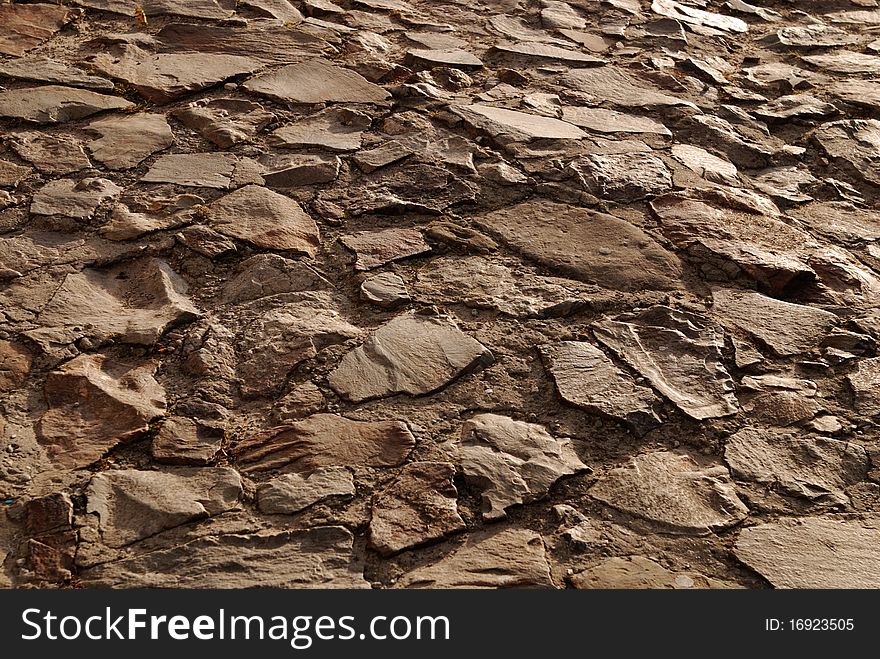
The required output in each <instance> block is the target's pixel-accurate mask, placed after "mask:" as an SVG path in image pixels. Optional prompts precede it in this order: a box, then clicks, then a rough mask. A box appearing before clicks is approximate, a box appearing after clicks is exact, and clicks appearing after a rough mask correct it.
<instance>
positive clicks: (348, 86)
mask: <svg viewBox="0 0 880 659" xmlns="http://www.w3.org/2000/svg"><path fill="white" fill-rule="evenodd" d="M243 87H244V88H245V89H247V90H248V91H249V92H253V93H255V94H260V95H262V96H267V97H269V98H271V99H274V100H276V101H282V102H286V103H328V102H330V103H382V102H384V101H386V100H388V99H389V98H390V97H391V95H390V94H389V93H388V92H387V91H385V90H384V89H383V88H382V87H380V86H379V85H376V84H373V83H371V82H369V81H367V80H366V78H364V77H363V76H361V75H360V74H359V73H356V72H354V71H352V70H351V69H347V68H343V67H339V66H335V65H334V64H332V63H330V62H328V61H327V60H324V59H320V58H319V59H312V60H308V61H307V62H300V63H298V64H290V65H289V66H286V67H284V68H283V69H280V70H279V71H275V72H273V73H269V74H267V75H264V76H260V77H257V78H251V79H250V80H248V81H247V82H246V83H244V85H243Z"/></svg>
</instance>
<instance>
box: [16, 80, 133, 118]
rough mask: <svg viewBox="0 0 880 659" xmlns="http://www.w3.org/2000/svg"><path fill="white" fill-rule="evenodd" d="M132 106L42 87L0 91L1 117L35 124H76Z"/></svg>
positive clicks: (86, 93) (70, 89) (84, 93)
mask: <svg viewBox="0 0 880 659" xmlns="http://www.w3.org/2000/svg"><path fill="white" fill-rule="evenodd" d="M132 107H134V103H131V102H129V101H126V100H125V99H124V98H119V97H117V96H107V95H105V94H96V93H95V92H90V91H87V90H85V89H74V88H73V87H62V86H59V85H45V86H43V87H28V88H21V89H10V90H7V91H0V117H7V118H10V119H24V120H25V121H32V122H34V123H38V124H57V123H61V122H64V121H75V120H76V119H82V118H83V117H88V116H90V115H93V114H96V113H98V112H104V111H105V110H127V109H128V108H132Z"/></svg>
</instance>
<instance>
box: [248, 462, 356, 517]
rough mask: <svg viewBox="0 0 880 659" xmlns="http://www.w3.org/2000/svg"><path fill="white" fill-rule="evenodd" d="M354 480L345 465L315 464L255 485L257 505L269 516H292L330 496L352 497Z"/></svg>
mask: <svg viewBox="0 0 880 659" xmlns="http://www.w3.org/2000/svg"><path fill="white" fill-rule="evenodd" d="M354 494H355V486H354V479H353V478H352V475H351V472H350V471H349V470H348V469H346V468H345V467H319V468H318V469H315V470H314V471H312V472H308V473H304V474H284V475H283V476H279V477H278V478H274V479H272V480H271V481H269V482H268V483H265V484H263V485H261V486H260V487H259V488H257V506H258V507H259V509H260V512H263V513H267V514H269V515H292V514H294V513H298V512H300V511H302V510H305V509H306V508H308V507H309V506H313V505H314V504H316V503H319V502H321V501H325V500H327V499H330V498H331V497H352V496H354Z"/></svg>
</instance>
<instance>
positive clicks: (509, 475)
mask: <svg viewBox="0 0 880 659" xmlns="http://www.w3.org/2000/svg"><path fill="white" fill-rule="evenodd" d="M457 451H458V460H459V461H460V463H461V467H462V470H463V472H464V476H465V479H466V480H467V481H469V482H470V483H471V485H472V486H473V487H474V488H476V489H478V490H480V491H481V493H482V502H483V519H486V520H495V519H501V518H504V517H506V516H507V512H506V511H507V509H508V508H509V507H511V506H514V505H516V504H521V503H530V502H532V501H536V500H538V499H540V498H541V497H543V496H545V495H546V494H547V493H548V492H549V491H550V488H551V487H552V486H553V484H554V483H555V482H556V481H557V480H559V479H560V478H562V477H563V476H568V475H571V474H575V473H577V472H579V471H583V470H586V469H587V466H586V465H585V464H583V463H582V462H581V460H580V458H578V456H577V453H575V451H574V448H573V447H572V445H571V442H570V441H568V440H559V439H556V438H555V437H553V436H552V435H551V434H550V433H548V432H547V431H546V430H545V429H544V428H543V427H542V426H539V425H537V424H533V423H524V422H522V421H515V420H514V419H511V418H509V417H505V416H499V415H497V414H478V415H477V416H475V417H473V418H472V419H470V420H469V421H467V422H465V423H464V425H463V426H462V429H461V441H460V442H459V444H458V446H457Z"/></svg>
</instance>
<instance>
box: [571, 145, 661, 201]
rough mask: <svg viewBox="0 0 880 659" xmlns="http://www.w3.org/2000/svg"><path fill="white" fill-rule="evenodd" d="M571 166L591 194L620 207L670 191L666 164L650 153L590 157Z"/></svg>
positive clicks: (578, 160)
mask: <svg viewBox="0 0 880 659" xmlns="http://www.w3.org/2000/svg"><path fill="white" fill-rule="evenodd" d="M571 166H572V168H573V169H574V170H575V171H576V172H577V173H578V175H579V176H580V179H581V181H582V182H583V183H584V185H585V187H586V188H587V190H589V191H590V192H591V193H592V194H594V195H596V196H598V197H602V198H608V199H613V200H615V201H619V202H623V203H628V202H632V201H638V200H639V199H644V198H645V197H649V196H654V195H657V194H662V193H664V192H668V191H669V190H671V189H672V176H671V175H670V173H669V169H668V168H667V167H666V163H664V162H663V161H662V160H661V159H660V158H658V157H657V156H654V155H652V154H650V153H639V152H633V153H609V154H595V155H592V154H591V155H588V156H584V157H582V158H578V159H577V160H575V161H574V162H573V163H572V164H571Z"/></svg>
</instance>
